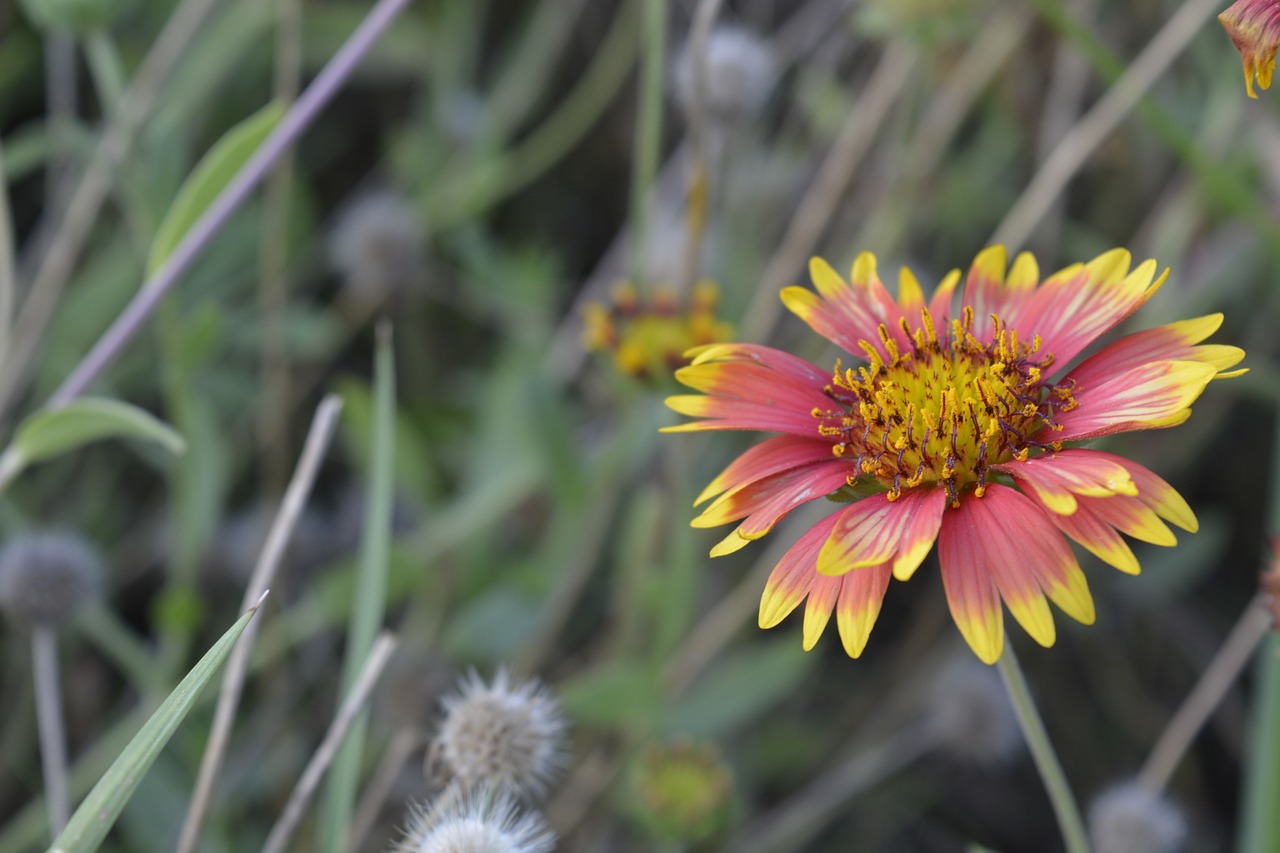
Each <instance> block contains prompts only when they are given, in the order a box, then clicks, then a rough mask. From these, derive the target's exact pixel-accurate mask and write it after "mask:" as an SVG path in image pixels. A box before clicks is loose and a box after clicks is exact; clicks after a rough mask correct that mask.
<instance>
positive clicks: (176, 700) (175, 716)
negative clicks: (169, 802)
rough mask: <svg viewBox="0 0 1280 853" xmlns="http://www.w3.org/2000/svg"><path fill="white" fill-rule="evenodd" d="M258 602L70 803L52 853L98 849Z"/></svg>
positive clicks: (250, 616)
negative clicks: (81, 798)
mask: <svg viewBox="0 0 1280 853" xmlns="http://www.w3.org/2000/svg"><path fill="white" fill-rule="evenodd" d="M264 597H265V596H264ZM260 604H261V601H259V603H258V604H255V605H254V606H253V607H252V608H251V609H249V610H248V611H246V612H245V613H244V615H242V616H241V617H240V618H239V619H237V620H236V623H235V624H234V625H232V626H231V628H230V630H228V631H227V632H226V633H225V634H223V635H222V638H221V639H219V640H218V642H216V643H214V645H213V647H212V648H211V649H209V651H207V652H206V653H205V655H204V657H202V658H201V659H200V662H199V663H197V664H196V665H195V666H194V667H192V669H191V671H190V672H188V673H187V676H186V678H184V679H182V681H181V683H179V684H178V686H177V687H175V688H174V690H173V692H172V693H170V694H169V698H167V699H165V701H164V703H163V704H162V705H161V706H160V707H159V708H158V709H157V710H156V712H155V713H154V714H152V715H151V718H150V719H149V720H147V722H146V723H144V724H143V726H142V728H141V729H140V730H139V731H138V733H137V734H136V735H135V736H134V738H133V740H132V741H130V742H129V745H128V746H127V747H125V750H124V752H122V753H121V754H120V757H119V758H117V759H116V760H115V762H114V763H113V764H112V765H111V767H110V768H109V769H108V770H107V772H106V773H105V774H104V775H103V777H102V778H101V779H99V780H98V784H97V785H94V786H93V790H92V791H90V792H89V796H87V797H85V799H84V802H82V803H81V804H80V808H78V809H76V813H75V814H73V815H72V816H71V821H70V822H69V823H68V824H67V826H66V829H64V830H62V832H61V834H59V835H58V837H57V838H56V839H54V842H53V847H52V848H51V851H52V853H89V851H92V850H96V849H98V845H100V844H101V843H102V841H103V839H105V838H106V837H107V833H108V832H110V831H111V827H112V825H113V824H114V823H115V822H116V818H118V817H119V816H120V812H121V811H123V810H124V807H125V804H126V803H127V802H129V798H130V797H131V796H133V792H134V791H135V790H136V789H137V787H138V784H139V783H140V782H141V781H142V777H143V776H144V775H145V774H146V772H147V770H148V769H149V768H150V767H151V765H152V763H153V762H154V761H155V760H156V757H157V756H159V755H160V750H162V749H163V748H164V746H165V744H167V743H168V742H169V738H170V737H172V736H173V733H174V731H175V730H176V729H177V728H178V724H179V723H181V722H182V720H183V719H184V718H185V717H186V716H187V712H188V711H190V710H191V706H192V705H193V704H194V703H195V701H196V698H197V697H198V696H199V695H200V691H201V690H203V689H204V686H205V685H206V684H208V683H209V680H210V679H211V678H213V675H214V673H216V672H217V671H218V668H219V667H220V666H221V665H222V662H223V661H224V660H225V659H226V657H227V655H228V654H230V652H231V648H232V647H233V646H234V645H235V642H236V640H237V639H239V638H240V634H241V633H243V632H244V629H245V628H246V627H247V626H248V625H249V620H250V619H252V618H253V615H254V614H255V613H257V612H258V606H259V605H260Z"/></svg>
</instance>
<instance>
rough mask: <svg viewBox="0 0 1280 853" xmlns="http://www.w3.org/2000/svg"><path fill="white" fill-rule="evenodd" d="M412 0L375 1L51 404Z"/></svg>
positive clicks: (113, 351)
mask: <svg viewBox="0 0 1280 853" xmlns="http://www.w3.org/2000/svg"><path fill="white" fill-rule="evenodd" d="M408 3H409V0H378V3H377V5H375V6H374V7H373V9H371V10H370V11H369V14H368V15H367V16H366V17H365V19H364V20H363V21H362V22H361V23H360V26H359V27H358V28H357V29H356V31H355V32H354V33H352V34H351V37H350V38H349V39H347V41H346V43H345V44H344V45H343V46H342V47H341V48H339V50H338V52H337V53H336V54H334V56H333V58H332V59H330V60H329V64H328V65H326V66H325V67H324V68H323V69H322V70H321V71H320V73H319V74H318V75H316V78H315V80H313V81H312V83H311V85H310V86H308V87H307V89H306V91H304V92H303V93H302V94H301V95H300V96H299V97H298V100H297V101H295V102H294V103H293V106H291V107H290V108H289V111H288V112H287V113H285V115H284V118H282V119H281V120H280V124H278V125H276V128H275V130H273V131H272V132H271V135H270V136H268V137H267V138H266V140H264V141H263V143H262V145H261V146H260V147H259V148H258V150H257V151H255V152H254V154H253V156H252V157H251V158H250V159H249V162H248V163H245V164H244V167H243V168H242V169H241V170H240V171H239V172H237V173H236V176H235V177H234V178H232V179H231V182H230V183H229V184H227V186H226V187H225V188H223V190H222V192H221V193H219V194H218V197H217V198H216V199H214V201H213V203H212V204H211V205H209V207H208V209H207V210H205V212H204V213H203V214H202V215H201V216H200V218H199V219H198V220H196V223H195V224H194V225H192V226H191V230H189V231H188V232H187V233H186V236H184V237H183V238H182V240H181V242H179V243H178V245H177V247H175V248H174V250H173V252H172V253H171V254H170V255H169V257H168V259H167V260H166V261H165V262H164V264H163V265H162V266H161V267H160V269H158V270H156V272H155V273H154V274H153V275H152V276H151V277H150V278H148V279H147V280H146V282H145V283H144V284H143V285H142V289H141V290H139V291H138V295H137V296H135V297H134V298H133V301H131V302H130V303H129V304H128V305H126V306H125V309H124V310H123V311H121V312H120V316H118V317H116V319H115V322H114V323H112V324H111V327H110V328H108V329H107V330H106V331H105V332H103V334H102V337H101V338H99V339H98V342H97V343H96V344H94V345H93V349H91V350H89V353H88V354H87V355H86V356H85V357H84V358H83V359H81V360H80V363H79V364H78V365H76V368H75V370H73V371H71V375H70V376H68V377H67V378H66V379H65V380H63V382H62V385H60V386H59V387H58V390H57V391H55V392H53V396H51V397H50V398H49V402H48V407H49V408H51V409H57V408H61V407H62V406H65V405H66V404H67V403H69V402H71V401H72V400H74V399H75V398H76V397H79V396H80V395H81V394H83V393H84V392H85V389H87V388H88V387H89V385H90V384H92V383H93V380H95V379H96V378H97V377H98V375H99V374H101V373H102V371H103V370H104V369H106V367H107V365H109V364H110V363H111V362H112V361H114V360H115V359H116V357H117V356H118V355H119V354H120V351H121V350H123V349H124V347H125V345H126V344H128V343H129V341H131V340H132V339H133V337H134V335H136V334H137V333H138V331H139V330H140V329H141V328H142V324H143V323H145V322H146V320H147V318H148V317H150V316H151V312H152V311H154V310H155V308H156V306H157V305H158V304H159V303H160V300H161V299H163V298H164V297H165V295H166V294H167V293H168V292H169V291H170V290H172V289H173V286H174V285H175V284H177V282H178V279H179V278H181V277H182V275H183V274H184V273H186V271H187V270H188V269H189V268H190V266H191V264H192V263H194V262H195V260H196V259H197V258H198V257H200V255H201V253H203V252H204V250H205V249H206V248H208V245H209V242H210V241H211V240H212V239H213V237H214V236H215V235H216V234H217V233H218V231H219V230H221V228H222V226H223V225H225V224H226V222H227V220H228V219H230V218H231V214H233V213H235V212H236V210H237V209H238V208H239V207H240V205H242V204H244V202H245V200H246V199H247V198H248V197H249V195H250V193H252V192H253V191H254V190H255V189H256V188H257V186H258V184H260V183H262V180H263V178H264V177H266V175H267V173H268V172H269V171H270V170H271V167H272V166H273V165H274V164H275V162H276V160H278V159H279V158H280V155H282V154H283V153H284V152H285V151H287V150H288V149H289V147H290V146H291V145H293V143H294V142H296V141H297V140H298V137H299V136H301V135H302V132H303V131H305V130H306V129H307V128H308V127H310V125H311V123H312V122H313V121H315V119H316V116H317V115H318V114H319V113H320V111H321V110H322V109H324V107H325V105H326V104H328V103H329V101H330V99H332V98H333V96H334V94H335V93H336V92H337V91H338V88H339V87H340V86H341V85H342V84H343V83H344V82H346V79H347V78H348V77H349V76H351V72H352V71H354V70H355V67H356V65H357V64H359V62H360V60H361V59H362V58H363V57H364V54H365V53H366V52H368V50H369V48H370V47H372V46H373V43H374V42H375V41H377V40H378V37H379V36H381V35H382V31H383V30H385V29H386V28H387V26H388V25H389V24H390V23H391V21H392V20H393V19H394V18H395V17H396V15H398V14H400V12H401V11H402V10H403V9H404V7H405V6H406V5H408Z"/></svg>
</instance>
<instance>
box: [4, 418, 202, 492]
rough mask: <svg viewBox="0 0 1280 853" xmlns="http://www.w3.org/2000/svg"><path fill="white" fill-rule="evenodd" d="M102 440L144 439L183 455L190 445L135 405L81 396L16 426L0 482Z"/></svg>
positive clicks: (172, 430) (5, 453)
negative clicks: (47, 460)
mask: <svg viewBox="0 0 1280 853" xmlns="http://www.w3.org/2000/svg"><path fill="white" fill-rule="evenodd" d="M103 438H141V439H145V440H147V441H154V442H156V443H157V444H159V445H161V446H162V447H164V448H165V449H167V450H168V451H170V452H171V453H182V452H184V451H185V450H186V447H187V446H186V442H184V441H183V440H182V436H181V435H179V434H178V433H177V432H175V431H174V429H173V428H172V427H170V426H169V425H168V424H166V423H164V422H163V421H161V420H159V419H157V418H156V417H154V416H153V415H151V414H149V413H147V412H145V411H143V410H142V409H139V408H138V407H137V406H131V405H129V404H128V403H122V402H120V401H119V400H107V399H103V398H101V397H81V398H80V399H78V400H74V401H72V402H71V403H68V404H67V405H65V406H63V407H62V408H60V409H44V410H41V411H38V412H36V413H35V414H33V415H31V417H29V418H27V419H26V420H25V421H23V422H22V423H21V424H20V425H19V426H18V430H17V432H16V433H15V434H14V436H13V442H12V443H11V444H10V445H9V448H8V449H7V450H6V451H5V452H4V456H3V457H0V481H3V482H7V481H8V480H9V479H11V478H12V477H13V475H14V474H16V473H17V472H18V471H20V470H22V469H23V468H25V467H26V466H27V465H30V464H31V463H32V462H42V461H44V460H46V459H51V458H53V457H55V456H58V455H60V454H63V453H66V452H67V451H69V450H74V449H75V448H77V447H80V446H81V445H84V444H88V443H89V442H92V441H98V440H99V439H103Z"/></svg>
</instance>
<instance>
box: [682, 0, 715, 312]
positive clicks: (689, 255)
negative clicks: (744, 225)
mask: <svg viewBox="0 0 1280 853" xmlns="http://www.w3.org/2000/svg"><path fill="white" fill-rule="evenodd" d="M721 4H722V0H699V2H698V8H697V10H696V11H695V12H694V13H693V26H692V27H691V28H690V30H689V46H688V48H687V49H688V56H689V71H690V75H689V77H690V82H691V83H692V86H690V93H689V94H690V96H691V97H690V99H689V104H688V112H687V114H686V115H685V121H686V122H687V123H688V125H689V177H688V188H687V190H686V207H687V211H686V216H685V218H686V224H687V228H688V234H687V236H686V239H685V245H684V264H683V266H682V268H681V275H680V282H679V285H680V288H681V289H682V290H687V289H688V288H690V287H692V286H693V281H694V279H695V278H696V277H697V275H698V257H699V255H700V254H701V251H702V235H703V232H704V231H705V230H706V224H707V198H708V196H709V195H710V188H709V186H708V183H709V182H710V177H709V175H710V169H709V168H708V167H707V159H708V157H707V39H708V38H709V37H710V35H711V28H712V26H714V25H715V22H716V16H717V15H719V14H720V6H721Z"/></svg>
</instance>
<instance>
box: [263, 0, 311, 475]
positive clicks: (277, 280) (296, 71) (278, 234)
mask: <svg viewBox="0 0 1280 853" xmlns="http://www.w3.org/2000/svg"><path fill="white" fill-rule="evenodd" d="M275 44H276V53H275V78H274V83H273V86H272V90H273V91H272V94H273V96H274V97H275V100H276V101H278V102H279V103H291V102H292V101H293V100H294V99H295V98H297V97H298V89H299V87H300V85H301V78H302V4H301V0H276V42H275ZM293 161H294V152H293V149H292V148H290V149H288V150H287V151H285V152H284V153H283V154H281V155H280V160H279V161H278V162H277V163H276V166H275V169H273V170H272V172H271V174H270V175H268V176H267V185H266V189H265V192H264V198H263V204H264V213H263V226H262V277H261V280H260V283H259V292H258V303H259V308H260V310H261V312H262V318H263V328H264V329H265V332H266V334H265V335H264V336H263V341H262V420H261V421H260V423H259V429H260V432H259V445H260V447H261V449H262V457H263V463H264V465H263V478H264V482H263V485H264V491H265V493H266V495H267V497H269V498H270V497H274V496H275V495H276V494H278V493H279V490H280V489H281V488H282V487H283V486H284V483H285V478H286V477H287V476H288V468H287V466H286V463H285V460H287V459H288V458H289V454H288V453H287V450H288V444H287V441H288V435H289V412H290V408H291V407H290V405H289V400H290V384H291V383H290V376H289V352H288V343H287V342H288V335H287V328H286V323H287V320H288V311H289V279H288V275H287V267H288V262H289V202H290V199H291V197H292V195H293Z"/></svg>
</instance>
